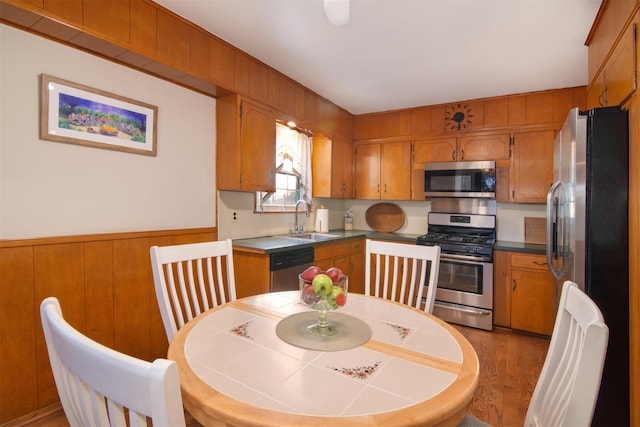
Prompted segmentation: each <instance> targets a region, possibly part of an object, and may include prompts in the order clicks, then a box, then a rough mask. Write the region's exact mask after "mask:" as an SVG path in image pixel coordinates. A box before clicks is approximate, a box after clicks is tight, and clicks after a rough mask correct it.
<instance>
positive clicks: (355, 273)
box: [349, 239, 364, 294]
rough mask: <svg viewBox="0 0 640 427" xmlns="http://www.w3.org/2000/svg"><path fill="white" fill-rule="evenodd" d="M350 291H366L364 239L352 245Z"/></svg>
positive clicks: (353, 242)
mask: <svg viewBox="0 0 640 427" xmlns="http://www.w3.org/2000/svg"><path fill="white" fill-rule="evenodd" d="M350 251H351V256H350V262H351V265H350V266H349V267H350V268H349V271H350V272H349V292H356V293H359V294H363V293H364V239H358V240H356V241H352V242H351V245H350Z"/></svg>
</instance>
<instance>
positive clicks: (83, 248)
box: [0, 228, 218, 424]
mask: <svg viewBox="0 0 640 427" xmlns="http://www.w3.org/2000/svg"><path fill="white" fill-rule="evenodd" d="M217 238H218V232H217V230H216V229H215V228H197V229H184V230H165V231H153V232H135V233H119V234H98V235H84V236H73V237H61V238H46V239H30V240H15V241H6V240H5V241H0V278H2V280H1V282H0V307H2V309H1V310H0V349H1V351H0V424H2V423H4V422H7V421H10V420H13V419H15V418H17V417H19V416H22V415H25V414H27V413H29V412H32V411H35V410H37V409H40V408H43V407H45V406H47V405H50V404H52V403H54V402H57V401H58V400H59V399H58V394H57V391H56V388H55V384H54V381H53V375H52V374H51V368H50V366H49V359H48V356H47V349H46V345H45V342H44V335H43V333H42V326H41V323H40V313H39V309H40V302H41V301H42V300H43V299H44V298H46V297H48V296H55V297H57V298H58V299H59V300H60V304H61V306H62V310H63V314H64V316H65V318H66V319H67V321H68V322H69V323H70V324H71V325H73V326H74V327H75V328H77V329H78V330H80V331H81V332H83V333H85V334H86V335H88V336H89V337H91V338H93V339H94V340H96V341H98V342H100V343H102V344H104V345H106V346H109V347H112V348H115V349H116V350H119V351H121V352H123V353H126V354H130V355H132V356H136V357H139V358H141V359H144V360H149V361H152V360H154V359H156V358H158V357H166V354H167V348H168V343H167V337H166V335H165V331H164V327H163V326H162V319H161V318H160V311H159V310H158V304H157V302H156V297H155V292H154V288H153V278H152V273H151V262H150V258H149V248H150V247H151V246H153V245H160V246H163V245H172V244H182V243H194V242H203V241H211V240H217Z"/></svg>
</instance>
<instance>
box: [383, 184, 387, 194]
mask: <svg viewBox="0 0 640 427" xmlns="http://www.w3.org/2000/svg"><path fill="white" fill-rule="evenodd" d="M384 192H385V193H386V192H387V184H385V185H384Z"/></svg>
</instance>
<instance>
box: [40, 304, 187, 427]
mask: <svg viewBox="0 0 640 427" xmlns="http://www.w3.org/2000/svg"><path fill="white" fill-rule="evenodd" d="M40 316H41V320H42V328H43V330H44V337H45V340H46V343H47V350H48V352H49V361H50V363H51V369H52V370H53V377H54V379H55V383H56V387H57V389H58V394H59V396H60V401H61V402H62V407H63V409H64V413H65V415H66V417H67V419H68V421H69V424H70V425H71V426H72V427H76V426H78V427H81V426H109V425H111V426H124V425H129V426H145V427H146V426H147V421H148V420H151V421H152V422H153V425H154V426H184V425H185V418H184V409H183V407H182V396H181V394H180V383H179V380H178V369H177V367H176V364H175V362H172V361H169V360H165V359H157V360H155V361H154V362H153V363H149V362H147V361H144V360H140V359H136V358H134V357H131V356H127V355H125V354H122V353H119V352H117V351H115V350H112V349H110V348H107V347H105V346H103V345H101V344H98V343H97V342H95V341H93V340H91V339H89V338H87V337H86V336H85V335H83V334H81V333H80V332H78V331H77V330H76V329H74V328H73V327H72V326H71V325H69V324H68V323H67V322H66V321H65V320H64V317H63V316H62V310H61V309H60V303H59V302H58V300H57V299H56V298H54V297H49V298H46V299H45V300H44V301H42V303H41V305H40Z"/></svg>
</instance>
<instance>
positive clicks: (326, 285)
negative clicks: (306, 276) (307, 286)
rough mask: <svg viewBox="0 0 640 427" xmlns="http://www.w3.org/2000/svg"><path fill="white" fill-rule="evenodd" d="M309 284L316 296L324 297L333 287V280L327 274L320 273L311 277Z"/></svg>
mask: <svg viewBox="0 0 640 427" xmlns="http://www.w3.org/2000/svg"><path fill="white" fill-rule="evenodd" d="M311 286H312V287H313V291H314V292H315V293H316V294H317V295H318V296H320V297H325V296H327V295H329V294H330V293H331V290H332V289H333V282H332V281H331V278H330V277H329V276H327V275H326V274H324V273H320V274H318V275H317V276H316V277H314V278H313V282H311Z"/></svg>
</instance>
